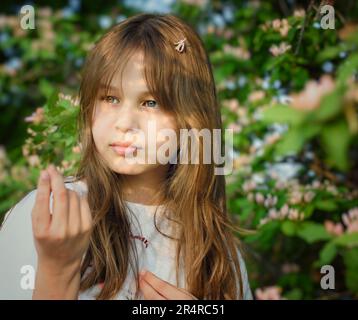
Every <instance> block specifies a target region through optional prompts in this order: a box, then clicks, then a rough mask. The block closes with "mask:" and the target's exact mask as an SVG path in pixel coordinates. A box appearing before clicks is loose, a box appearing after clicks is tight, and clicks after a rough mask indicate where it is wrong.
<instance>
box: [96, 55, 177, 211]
mask: <svg viewBox="0 0 358 320" xmlns="http://www.w3.org/2000/svg"><path fill="white" fill-rule="evenodd" d="M143 71H144V65H143V56H142V55H141V53H137V54H136V55H134V56H133V57H132V58H131V59H130V60H129V61H128V63H127V65H126V67H125V68H124V70H123V75H122V88H123V93H124V94H121V92H120V88H121V86H120V84H121V79H120V75H117V76H115V77H114V79H113V80H112V82H111V88H113V89H111V90H110V92H109V93H108V95H107V96H105V93H104V92H103V93H100V95H99V98H98V101H97V104H96V110H95V114H94V121H93V127H92V133H93V139H94V141H95V145H96V148H97V150H98V152H99V153H100V155H101V156H102V157H103V159H104V160H105V161H106V163H107V165H108V166H109V167H110V168H111V169H112V170H113V171H115V172H117V173H121V174H123V175H125V176H126V180H127V183H126V186H125V190H123V191H124V193H125V194H126V200H128V201H132V202H138V203H143V204H153V203H152V202H151V200H152V199H153V194H154V192H155V191H156V190H157V189H158V186H159V185H160V184H161V183H162V182H163V181H164V179H165V176H166V173H167V171H168V168H169V164H166V165H165V164H164V165H163V164H160V163H152V164H151V163H148V161H143V162H145V163H143V164H141V163H135V164H131V163H129V162H128V161H127V159H126V158H125V157H124V156H122V155H118V154H116V152H115V151H114V149H113V148H112V147H111V146H110V144H111V143H113V142H126V141H130V142H132V144H133V145H136V146H138V147H139V148H140V149H142V150H138V151H137V152H142V153H143V151H145V153H146V154H148V155H149V156H150V155H151V156H153V150H152V149H151V148H149V146H148V144H147V143H146V142H147V139H148V125H149V123H150V122H151V123H155V127H156V131H155V132H153V131H151V132H150V134H151V135H152V136H153V135H155V136H156V137H157V138H156V149H157V148H159V147H160V146H161V145H162V144H163V143H164V142H165V141H166V140H165V139H164V137H163V135H162V134H160V131H161V130H162V129H172V130H174V131H177V128H176V121H175V118H174V116H173V115H172V114H169V113H168V112H164V111H163V110H162V109H161V106H160V105H159V104H158V102H156V101H155V99H154V97H153V96H152V95H151V94H150V93H148V87H147V85H146V81H145V78H144V74H143ZM140 133H141V134H140ZM177 136H178V135H177ZM156 149H154V152H155V151H156ZM173 149H175V150H176V148H175V147H174V148H172V150H173ZM134 155H138V159H139V158H140V159H144V160H145V157H144V158H143V157H140V154H138V153H137V154H134ZM154 157H155V155H154ZM154 159H155V158H154ZM154 204H155V203H154Z"/></svg>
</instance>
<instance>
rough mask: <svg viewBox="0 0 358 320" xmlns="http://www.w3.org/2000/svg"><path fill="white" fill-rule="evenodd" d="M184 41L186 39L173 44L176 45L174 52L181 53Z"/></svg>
mask: <svg viewBox="0 0 358 320" xmlns="http://www.w3.org/2000/svg"><path fill="white" fill-rule="evenodd" d="M185 40H186V38H184V39H182V40H179V41H178V42H176V43H174V45H176V47H175V50H176V51H178V52H180V53H182V52H183V51H184V49H185V43H184V41H185Z"/></svg>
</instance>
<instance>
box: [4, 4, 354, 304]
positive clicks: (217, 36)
mask: <svg viewBox="0 0 358 320" xmlns="http://www.w3.org/2000/svg"><path fill="white" fill-rule="evenodd" d="M25 4H30V5H32V6H33V7H34V9H35V19H36V20H35V29H33V30H31V29H30V30H24V29H22V28H21V27H20V19H21V14H20V9H21V7H22V6H23V5H25ZM327 4H328V5H333V6H334V18H335V19H334V28H333V29H326V28H324V25H322V18H324V17H325V13H323V14H321V8H322V6H323V5H327ZM144 11H146V12H162V13H169V12H170V13H173V14H176V15H178V16H179V17H181V18H183V19H184V20H185V21H187V22H188V23H190V24H191V25H192V26H193V27H194V28H195V29H196V30H197V31H198V33H199V34H200V36H201V37H202V39H203V40H204V43H205V46H206V49H207V51H208V52H209V54H210V59H211V62H212V64H213V67H214V73H215V80H216V84H217V89H218V95H219V98H220V104H221V108H222V117H223V122H224V124H225V127H226V128H231V129H233V131H234V153H233V157H234V172H233V174H231V175H230V176H228V177H227V193H228V207H229V209H230V212H231V213H232V215H233V218H234V219H235V220H236V221H237V223H239V224H240V225H241V226H242V227H245V228H247V229H249V230H252V232H250V233H248V234H247V235H241V238H242V239H243V241H244V243H245V244H246V246H245V247H246V251H247V258H246V259H247V260H246V261H247V265H248V269H249V277H250V283H251V287H252V289H253V291H254V293H255V297H256V298H257V299H356V298H357V297H358V273H357V270H358V191H357V185H358V170H357V169H358V161H357V159H358V149H357V143H358V139H357V134H358V116H357V106H358V82H357V81H358V73H357V70H358V50H357V46H358V28H357V26H358V25H357V22H358V3H357V1H355V0H347V1H332V0H330V1H328V0H327V1H319V0H316V1H314V0H309V1H296V0H277V1H258V0H256V1H245V0H237V1H206V0H185V1H173V0H162V1H140V0H136V1H101V2H94V1H81V0H70V1H51V2H46V1H36V3H33V2H23V1H4V0H3V1H1V4H0V113H1V117H0V217H1V218H0V221H1V220H2V218H3V217H4V214H5V213H6V212H7V210H8V209H9V208H10V207H11V206H12V205H14V204H15V203H16V202H17V201H19V200H20V199H21V197H23V196H24V195H25V194H26V193H27V192H28V191H29V190H31V189H33V188H35V186H36V180H37V177H38V174H39V171H40V169H41V168H43V167H45V166H47V164H48V163H50V162H52V163H55V164H56V165H57V166H58V168H59V169H60V170H61V171H62V172H63V173H64V174H66V175H70V174H71V172H73V170H74V168H75V167H76V164H77V162H78V159H79V156H80V152H81V149H80V145H79V144H78V141H77V130H76V122H75V120H76V116H77V113H78V101H77V90H78V88H79V83H80V74H81V68H82V65H83V62H84V59H85V57H86V54H87V53H88V51H89V50H90V49H91V47H92V46H93V43H94V41H96V40H97V39H98V38H99V37H100V36H101V35H102V34H103V33H104V32H105V31H106V30H108V28H110V27H111V26H112V25H114V24H116V23H119V22H120V21H122V20H124V19H126V18H127V17H129V16H131V15H133V14H136V13H139V12H144ZM238 236H239V235H238ZM327 264H330V265H332V266H333V267H334V270H335V288H334V289H330V290H324V289H322V287H321V279H322V276H323V275H324V274H322V273H321V267H322V266H323V265H327Z"/></svg>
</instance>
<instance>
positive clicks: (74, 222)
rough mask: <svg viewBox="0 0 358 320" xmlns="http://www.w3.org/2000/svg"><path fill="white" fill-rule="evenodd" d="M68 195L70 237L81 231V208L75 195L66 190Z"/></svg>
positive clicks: (73, 192)
mask: <svg viewBox="0 0 358 320" xmlns="http://www.w3.org/2000/svg"><path fill="white" fill-rule="evenodd" d="M68 194H69V197H68V198H69V217H68V230H70V233H71V234H72V235H76V234H78V233H80V231H81V207H80V200H79V199H78V196H77V193H76V192H75V191H72V190H68Z"/></svg>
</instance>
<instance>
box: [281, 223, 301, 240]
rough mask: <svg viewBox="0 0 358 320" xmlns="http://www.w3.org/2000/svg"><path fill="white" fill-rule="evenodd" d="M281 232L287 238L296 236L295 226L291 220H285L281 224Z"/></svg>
mask: <svg viewBox="0 0 358 320" xmlns="http://www.w3.org/2000/svg"><path fill="white" fill-rule="evenodd" d="M281 230H282V232H283V233H284V234H285V235H286V236H289V237H292V236H294V235H295V234H296V230H297V225H296V223H295V222H293V221H291V220H286V221H284V222H283V223H282V224H281Z"/></svg>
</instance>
